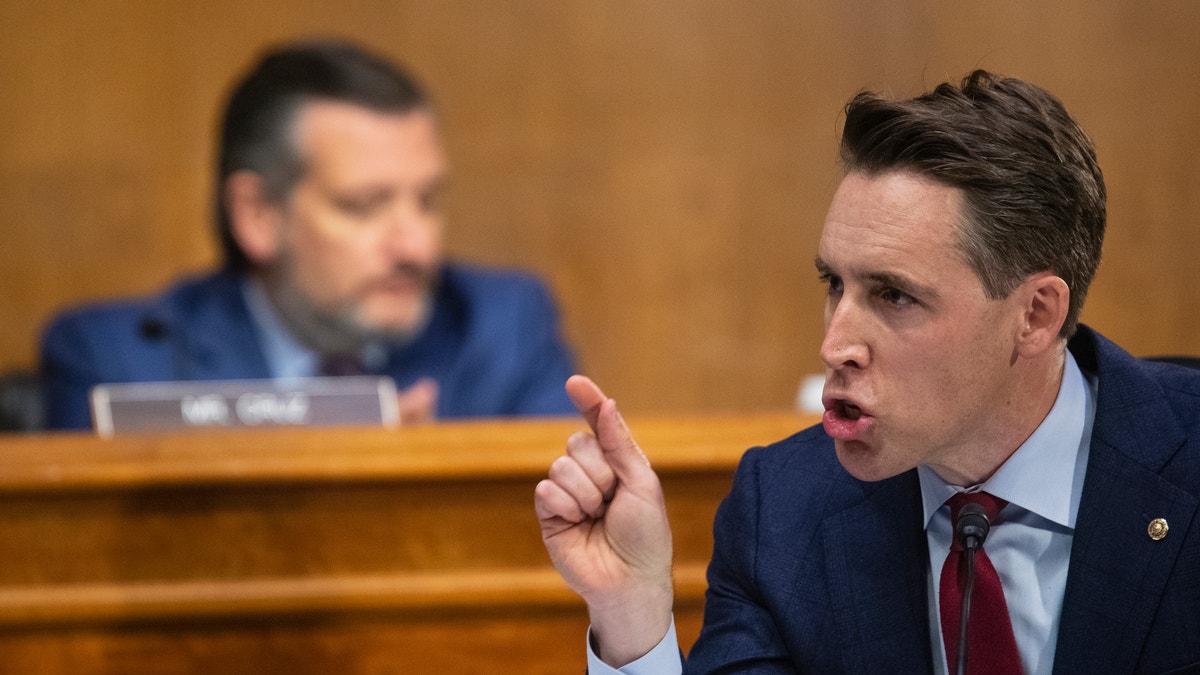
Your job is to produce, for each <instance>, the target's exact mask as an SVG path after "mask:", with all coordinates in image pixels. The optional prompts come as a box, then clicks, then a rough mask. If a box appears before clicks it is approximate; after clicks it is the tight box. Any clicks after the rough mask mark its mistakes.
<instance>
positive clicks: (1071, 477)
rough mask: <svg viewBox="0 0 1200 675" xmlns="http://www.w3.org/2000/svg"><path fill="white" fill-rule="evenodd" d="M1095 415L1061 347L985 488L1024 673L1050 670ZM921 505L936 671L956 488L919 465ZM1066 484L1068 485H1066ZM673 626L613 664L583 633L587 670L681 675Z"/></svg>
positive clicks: (1090, 392)
mask: <svg viewBox="0 0 1200 675" xmlns="http://www.w3.org/2000/svg"><path fill="white" fill-rule="evenodd" d="M1095 416H1096V383H1095V381H1094V380H1089V379H1088V378H1087V377H1085V376H1084V375H1083V373H1082V371H1080V369H1079V365H1078V364H1077V363H1076V362H1075V357H1074V356H1073V355H1072V354H1071V353H1070V352H1069V351H1067V352H1066V365H1065V368H1064V371H1063V379H1062V383H1061V384H1060V385H1059V391H1058V397H1057V398H1056V399H1055V402H1054V405H1053V406H1052V407H1051V409H1050V412H1049V413H1048V414H1047V415H1046V419H1044V420H1043V421H1042V423H1041V425H1039V426H1038V428H1037V429H1036V430H1034V432H1033V434H1032V435H1030V437H1029V438H1028V439H1027V440H1026V441H1025V442H1024V443H1023V444H1021V446H1020V447H1019V448H1017V450H1016V452H1014V453H1013V454H1012V455H1011V456H1010V457H1009V458H1008V460H1007V461H1005V463H1004V464H1002V465H1001V466H1000V468H999V469H997V470H996V473H994V474H993V475H992V477H991V478H989V479H988V480H987V481H986V482H985V483H983V484H982V485H979V486H973V487H972V488H969V489H970V490H976V489H981V490H984V491H986V492H990V493H992V494H994V495H996V496H997V497H1001V498H1003V499H1006V500H1008V502H1009V504H1008V505H1007V506H1005V507H1004V509H1003V510H1001V512H1000V516H999V517H998V518H997V524H996V525H995V526H994V527H993V529H992V531H991V533H990V534H989V535H988V539H987V543H986V544H985V549H986V550H987V552H988V557H989V558H990V559H991V560H992V564H993V565H994V566H995V567H996V571H997V574H999V576H1000V583H1001V585H1002V586H1003V587H1004V597H1005V602H1006V603H1007V604H1008V610H1009V615H1010V616H1011V618H1012V623H1013V633H1014V635H1015V637H1016V640H1017V651H1018V652H1020V656H1021V665H1022V668H1023V669H1024V671H1025V674H1026V675H1040V674H1042V673H1047V674H1048V673H1050V672H1051V670H1052V668H1053V666H1054V648H1055V638H1056V636H1057V635H1058V624H1059V620H1060V618H1061V616H1062V601H1063V593H1064V591H1065V589H1066V581H1067V564H1068V563H1069V562H1070V557H1071V540H1072V538H1073V536H1074V531H1075V517H1076V515H1077V513H1078V511H1079V499H1080V496H1081V495H1082V494H1083V478H1084V472H1085V470H1086V468H1087V457H1088V450H1089V448H1090V447H1091V436H1092V422H1093V420H1094V419H1095ZM917 472H918V476H919V478H920V482H921V498H922V503H923V504H924V509H925V526H926V536H927V538H928V542H929V560H930V565H929V569H928V570H927V579H928V583H927V584H926V588H927V589H928V591H929V607H930V612H929V628H930V639H931V645H930V648H931V649H932V650H934V659H933V663H934V670H935V672H936V673H938V675H945V673H947V672H948V668H947V665H946V648H945V647H944V646H943V642H942V630H941V616H940V613H939V611H938V607H939V605H938V597H937V589H938V584H939V582H940V581H941V572H942V562H943V561H944V560H945V558H946V553H947V552H948V551H949V550H950V537H951V531H952V529H951V526H950V507H949V506H946V505H945V502H946V500H948V499H950V497H952V496H953V495H954V493H956V492H959V491H961V490H962V488H958V487H955V486H953V485H950V484H948V483H946V482H945V481H943V480H942V479H941V477H940V476H938V475H937V473H935V472H934V471H933V470H932V469H930V468H929V467H927V466H924V465H920V466H918V467H917ZM1063 486H1069V487H1070V489H1069V490H1063ZM677 645H678V642H677V640H676V637H675V624H674V621H672V623H671V627H670V629H669V630H668V631H667V634H666V636H665V637H664V638H663V639H662V641H661V642H659V643H658V644H657V645H656V646H655V647H654V649H652V650H651V651H650V652H649V653H648V654H646V655H645V656H643V657H642V658H640V659H638V660H636V661H634V662H633V663H630V664H627V665H626V666H624V667H622V668H620V669H619V670H615V669H613V668H611V667H610V666H608V665H606V664H605V663H604V662H603V661H601V660H600V659H599V658H598V657H597V656H596V654H595V652H594V651H593V650H592V642H591V634H590V631H589V634H588V640H587V658H588V673H589V675H606V674H607V675H612V674H622V675H677V674H678V673H681V672H682V671H683V664H682V662H681V660H680V658H679V648H678V646H677Z"/></svg>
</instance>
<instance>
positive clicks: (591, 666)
mask: <svg viewBox="0 0 1200 675" xmlns="http://www.w3.org/2000/svg"><path fill="white" fill-rule="evenodd" d="M587 660H588V670H587V671H588V675H679V674H680V673H682V672H683V659H682V658H681V657H680V655H679V640H678V639H676V637H675V617H671V626H670V627H669V628H667V634H666V635H664V636H663V639H662V640H661V641H660V642H659V643H658V644H657V645H654V649H651V650H650V651H649V652H647V653H646V655H645V656H643V657H642V658H640V659H638V660H636V661H634V662H632V663H627V664H625V665H624V666H621V668H619V669H614V668H613V667H612V666H610V665H608V664H607V663H605V662H603V661H601V660H600V657H599V656H596V652H595V651H594V650H593V649H592V629H591V627H589V628H588V634H587Z"/></svg>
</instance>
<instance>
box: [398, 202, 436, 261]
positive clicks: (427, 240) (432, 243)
mask: <svg viewBox="0 0 1200 675" xmlns="http://www.w3.org/2000/svg"><path fill="white" fill-rule="evenodd" d="M412 202H415V200H408V199H403V200H398V203H397V204H396V205H395V207H394V208H393V209H392V213H391V214H390V217H389V219H388V220H389V222H388V225H387V232H386V234H385V246H386V249H387V251H388V253H389V255H390V256H391V257H392V258H394V259H397V260H410V259H413V258H424V257H426V255H427V254H428V252H429V251H430V249H432V248H435V247H436V239H437V233H438V230H439V227H440V223H439V221H438V217H437V216H436V215H435V214H434V213H431V212H429V211H426V210H424V209H422V208H421V207H420V205H419V204H416V203H412Z"/></svg>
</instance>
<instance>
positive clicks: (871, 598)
mask: <svg viewBox="0 0 1200 675" xmlns="http://www.w3.org/2000/svg"><path fill="white" fill-rule="evenodd" d="M897 505H899V506H897ZM921 513H922V511H921V491H920V487H919V483H918V480H917V474H916V471H910V472H907V473H905V474H902V475H900V476H897V477H896V478H893V479H890V480H887V481H884V482H882V483H880V484H879V489H877V490H875V491H873V492H872V493H871V494H870V495H868V497H867V498H866V499H865V500H864V501H863V502H861V503H859V504H858V505H856V506H854V507H852V508H850V509H848V510H846V511H843V512H841V513H838V514H835V515H833V516H831V517H829V518H827V519H826V520H825V522H824V524H823V537H824V542H825V551H826V559H825V562H826V570H827V573H828V577H829V580H830V584H829V586H830V597H831V600H832V603H833V613H834V619H835V622H836V623H837V629H838V631H837V632H838V635H840V636H841V641H842V646H843V662H844V663H845V665H846V670H847V671H848V672H906V673H910V672H911V673H917V672H930V671H931V669H932V662H931V659H930V656H931V654H930V649H931V648H930V638H929V610H928V599H927V596H926V568H927V567H928V558H929V554H928V546H927V545H926V542H925V532H924V529H923V528H922V522H921V520H922V516H921Z"/></svg>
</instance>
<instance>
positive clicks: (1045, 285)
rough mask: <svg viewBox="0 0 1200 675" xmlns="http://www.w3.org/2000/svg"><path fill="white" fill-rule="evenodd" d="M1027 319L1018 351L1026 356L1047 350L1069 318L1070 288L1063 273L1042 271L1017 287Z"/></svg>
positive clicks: (1018, 338)
mask: <svg viewBox="0 0 1200 675" xmlns="http://www.w3.org/2000/svg"><path fill="white" fill-rule="evenodd" d="M1016 292H1017V293H1019V294H1020V297H1021V309H1022V312H1023V316H1022V318H1023V319H1024V321H1023V322H1022V324H1021V327H1020V328H1019V329H1018V331H1017V351H1018V352H1019V353H1020V354H1021V355H1022V356H1026V357H1033V356H1037V355H1039V354H1042V353H1044V352H1045V351H1046V350H1047V349H1050V348H1051V347H1054V346H1055V345H1057V344H1058V342H1059V337H1058V332H1059V331H1060V330H1061V329H1062V326H1063V323H1064V322H1065V321H1066V320H1067V310H1068V309H1069V306H1070V304H1071V289H1070V288H1068V287H1067V282H1065V281H1063V280H1062V277H1059V276H1058V275H1056V274H1054V273H1052V272H1039V273H1038V274H1034V275H1032V276H1030V277H1029V278H1028V279H1026V280H1025V282H1024V283H1022V284H1021V286H1020V287H1019V288H1018V289H1017V291H1016Z"/></svg>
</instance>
